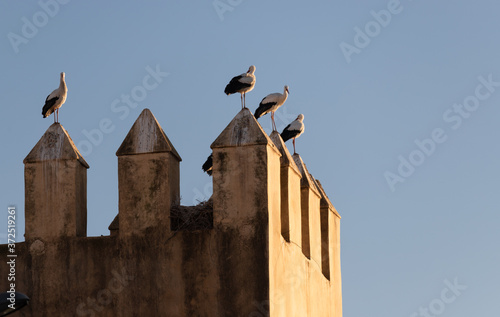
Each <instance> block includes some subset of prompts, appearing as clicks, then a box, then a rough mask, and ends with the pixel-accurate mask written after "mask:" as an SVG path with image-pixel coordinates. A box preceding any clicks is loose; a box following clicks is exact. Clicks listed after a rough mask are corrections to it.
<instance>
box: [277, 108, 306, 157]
mask: <svg viewBox="0 0 500 317" xmlns="http://www.w3.org/2000/svg"><path fill="white" fill-rule="evenodd" d="M303 121H304V115H303V114H299V115H298V117H297V119H295V121H293V122H292V123H290V124H289V125H287V126H286V128H285V129H283V132H281V138H282V139H283V142H286V141H288V140H290V139H293V154H296V152H295V139H296V138H298V137H299V136H300V135H301V134H302V133H304V129H305V126H304V122H303Z"/></svg>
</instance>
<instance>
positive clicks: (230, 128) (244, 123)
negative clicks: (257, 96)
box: [210, 108, 278, 151]
mask: <svg viewBox="0 0 500 317" xmlns="http://www.w3.org/2000/svg"><path fill="white" fill-rule="evenodd" d="M259 144H269V145H270V146H271V147H272V148H273V149H274V150H275V151H278V149H276V146H275V145H274V143H273V142H272V141H271V139H270V138H269V137H268V136H267V134H266V133H265V132H264V130H262V127H261V126H260V124H259V123H258V122H257V120H256V119H255V117H254V116H253V114H252V113H251V112H250V110H248V108H244V109H242V110H241V111H240V112H238V114H237V115H236V116H235V117H234V118H233V120H232V121H231V122H230V123H229V124H228V125H227V127H226V128H225V129H224V130H223V131H222V133H221V134H220V135H219V136H218V137H217V139H215V141H214V142H213V143H212V145H211V146H210V147H211V148H212V149H213V148H219V147H234V146H245V145H259Z"/></svg>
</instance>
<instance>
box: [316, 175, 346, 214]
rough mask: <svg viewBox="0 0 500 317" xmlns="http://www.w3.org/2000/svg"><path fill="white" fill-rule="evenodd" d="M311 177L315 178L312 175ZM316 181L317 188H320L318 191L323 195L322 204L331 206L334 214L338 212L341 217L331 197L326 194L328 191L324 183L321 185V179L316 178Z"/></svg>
mask: <svg viewBox="0 0 500 317" xmlns="http://www.w3.org/2000/svg"><path fill="white" fill-rule="evenodd" d="M311 178H313V177H312V176H311ZM314 183H315V184H316V188H317V189H318V191H319V193H320V195H321V200H320V206H322V207H328V208H330V210H332V211H333V213H334V214H336V215H337V216H338V217H339V218H341V217H340V214H339V213H338V211H337V209H335V207H334V206H333V204H332V202H331V201H330V199H329V198H328V196H327V195H326V192H325V190H324V189H323V185H321V182H320V181H319V179H314Z"/></svg>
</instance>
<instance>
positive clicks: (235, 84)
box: [224, 65, 255, 109]
mask: <svg viewBox="0 0 500 317" xmlns="http://www.w3.org/2000/svg"><path fill="white" fill-rule="evenodd" d="M254 72H255V66H253V65H252V66H250V67H249V68H248V71H247V72H246V73H243V74H241V75H238V76H236V77H233V79H231V81H230V82H229V84H227V86H226V88H225V89H224V93H225V94H226V95H228V96H229V95H230V94H235V93H238V92H239V93H240V97H241V108H242V109H243V108H246V100H245V94H246V93H247V92H249V91H251V90H252V89H253V87H254V86H255V75H254V74H253V73H254Z"/></svg>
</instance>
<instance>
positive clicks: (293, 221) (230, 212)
mask: <svg viewBox="0 0 500 317" xmlns="http://www.w3.org/2000/svg"><path fill="white" fill-rule="evenodd" d="M211 147H212V150H213V158H214V159H213V162H214V166H213V189H214V193H213V196H212V198H211V199H210V200H209V201H208V202H204V203H202V204H200V205H199V206H193V207H186V206H179V200H180V199H179V197H180V193H179V181H180V177H179V163H180V161H181V157H180V155H179V154H178V153H177V151H176V150H175V148H174V146H173V145H172V143H171V142H170V140H169V139H168V137H167V136H166V135H165V133H164V131H163V129H162V128H161V127H160V125H159V123H158V121H157V120H156V118H155V117H154V116H153V114H152V113H151V112H150V111H149V110H148V109H145V110H144V111H143V112H142V113H141V115H140V116H139V118H138V119H137V121H136V122H135V123H134V125H133V126H132V128H131V130H130V132H129V133H128V135H127V136H126V137H125V140H124V141H123V143H122V145H121V146H120V148H119V149H118V151H117V153H116V155H117V156H118V186H119V202H118V206H119V213H118V215H117V217H116V218H115V220H114V221H113V222H112V223H111V225H110V235H109V236H101V237H87V236H86V230H87V202H86V199H87V194H86V190H87V169H88V168H89V166H88V164H87V162H86V161H85V160H84V158H83V157H82V156H81V155H80V153H79V152H78V149H77V148H76V147H75V145H74V143H73V142H72V140H71V138H70V136H69V135H68V133H67V132H66V130H65V129H64V128H63V127H62V126H61V125H60V124H57V123H55V124H53V125H51V126H50V127H49V129H48V130H47V131H46V132H45V134H44V135H43V136H42V138H41V139H40V141H39V142H38V143H37V144H36V146H35V147H34V148H33V150H32V151H31V152H30V153H29V154H28V156H27V157H26V158H25V160H24V164H25V219H26V233H25V242H21V243H17V245H16V253H17V255H18V257H17V266H16V290H17V291H19V292H22V293H25V294H26V295H28V296H29V297H30V299H31V302H30V305H29V306H28V307H26V308H24V309H22V310H21V311H19V312H18V313H16V314H17V316H231V317H234V316H245V317H247V316H248V317H259V316H271V317H275V316H283V317H285V316H287V317H288V316H297V317H303V316H312V317H319V316H331V317H340V316H342V290H341V275H340V231H339V230H340V229H339V224H340V216H339V214H338V213H337V211H336V210H335V208H334V207H333V205H332V204H331V202H330V200H329V199H328V197H327V196H326V194H325V192H324V190H323V188H322V186H321V184H320V183H319V181H317V180H316V179H314V178H313V177H312V176H311V175H310V174H309V172H308V170H307V167H306V165H305V164H304V162H303V161H302V158H301V157H300V156H299V155H298V154H295V155H293V156H291V155H290V153H289V151H288V149H287V148H286V146H285V145H284V143H283V141H282V140H281V137H280V136H279V134H278V133H277V132H273V134H271V136H268V135H266V134H265V133H264V131H263V130H262V128H261V126H260V125H259V123H258V122H257V121H256V120H255V118H254V116H253V115H252V114H251V113H250V111H249V110H248V109H243V110H241V112H239V113H238V114H237V115H236V117H235V118H234V119H233V120H232V121H231V122H230V123H229V125H228V126H227V127H226V128H225V129H224V131H222V133H221V134H220V135H219V137H218V138H217V139H216V140H215V141H214V142H213V144H212V146H211ZM103 194H104V193H103ZM6 254H7V245H0V256H1V257H2V258H3V259H6V258H7V257H6ZM7 275H8V266H7V265H6V263H4V264H2V265H0V277H1V276H3V277H7ZM0 286H1V287H2V289H5V290H7V289H8V288H7V286H8V284H7V279H6V278H2V279H1V282H0Z"/></svg>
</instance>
